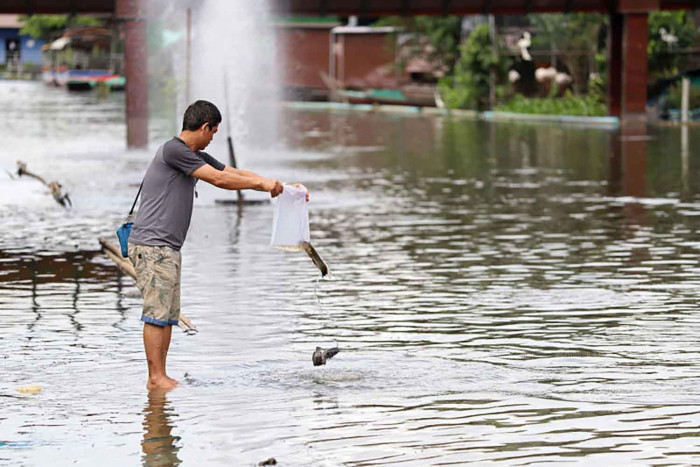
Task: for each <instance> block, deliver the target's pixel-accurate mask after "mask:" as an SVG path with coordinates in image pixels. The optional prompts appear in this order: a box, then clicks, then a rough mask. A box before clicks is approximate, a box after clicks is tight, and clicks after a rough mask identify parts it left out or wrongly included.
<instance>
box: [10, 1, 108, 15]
mask: <svg viewBox="0 0 700 467" xmlns="http://www.w3.org/2000/svg"><path fill="white" fill-rule="evenodd" d="M114 6H115V0H1V1H0V13H2V14H17V15H27V14H30V15H43V14H59V13H61V14H66V13H67V14H70V13H85V14H88V13H93V14H94V13H107V14H110V13H114Z"/></svg>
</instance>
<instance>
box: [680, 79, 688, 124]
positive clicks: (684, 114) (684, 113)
mask: <svg viewBox="0 0 700 467" xmlns="http://www.w3.org/2000/svg"><path fill="white" fill-rule="evenodd" d="M689 114H690V78H688V77H687V76H684V77H683V98H682V99H681V121H682V122H683V123H688V121H689V120H690V118H689Z"/></svg>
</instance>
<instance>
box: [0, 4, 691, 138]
mask: <svg viewBox="0 0 700 467" xmlns="http://www.w3.org/2000/svg"><path fill="white" fill-rule="evenodd" d="M146 2H147V0H2V1H1V2H0V13H16V14H50V13H73V14H78V13H82V14H88V13H103V14H114V15H115V17H116V18H117V20H119V21H121V22H122V23H123V26H124V31H125V74H126V80H127V81H126V82H127V89H126V113H127V143H128V145H129V147H144V146H146V144H147V142H148V106H147V102H148V83H147V80H148V74H147V68H146V63H147V51H146V17H145V14H144V9H143V8H142V7H143V5H145V4H146ZM276 2H277V6H278V10H279V12H280V13H281V14H285V15H308V16H324V15H337V16H350V15H358V16H369V17H376V16H386V15H403V16H411V15H444V14H455V15H470V14H495V15H499V14H527V13H556V12H559V13H568V12H598V13H604V14H608V15H610V25H611V28H610V41H609V43H610V79H609V81H610V83H609V89H608V98H609V113H610V114H611V115H616V116H619V117H621V118H623V119H630V120H636V119H643V118H644V115H645V107H646V101H647V95H646V85H647V42H648V14H649V12H651V11H655V10H661V9H663V10H677V9H693V8H695V7H696V6H700V0H276ZM696 4H697V5H696Z"/></svg>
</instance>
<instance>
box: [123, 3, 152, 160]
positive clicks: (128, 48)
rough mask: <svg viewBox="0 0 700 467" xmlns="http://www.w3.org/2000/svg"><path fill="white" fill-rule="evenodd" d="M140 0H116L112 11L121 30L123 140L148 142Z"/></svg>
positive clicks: (144, 41) (142, 144) (139, 144)
mask: <svg viewBox="0 0 700 467" xmlns="http://www.w3.org/2000/svg"><path fill="white" fill-rule="evenodd" d="M142 1H143V0H116V6H115V12H116V15H117V18H118V19H119V20H120V22H121V23H122V25H123V30H124V72H125V77H126V144H127V147H129V148H145V147H146V146H148V67H147V60H148V44H147V39H146V18H145V17H144V15H143V5H142Z"/></svg>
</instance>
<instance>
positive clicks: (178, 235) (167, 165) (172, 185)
mask: <svg viewBox="0 0 700 467" xmlns="http://www.w3.org/2000/svg"><path fill="white" fill-rule="evenodd" d="M205 164H209V165H211V166H212V167H214V168H215V169H217V170H224V168H225V167H226V166H225V165H224V164H222V163H221V162H219V161H218V160H216V159H214V158H213V157H212V156H210V155H209V154H207V153H206V152H203V151H196V152H195V151H192V150H191V149H190V148H189V147H188V146H187V145H186V144H185V142H184V141H182V140H181V139H180V138H177V137H175V138H173V139H171V140H170V141H168V142H166V143H165V144H163V145H162V146H161V147H159V148H158V151H157V152H156V156H155V157H154V158H153V160H152V161H151V164H150V165H149V166H148V169H147V170H146V176H145V177H144V178H143V188H142V190H141V204H140V205H139V210H138V213H137V214H136V218H135V219H134V227H133V230H132V231H131V235H130V236H129V242H131V243H135V244H137V245H150V246H169V247H171V248H174V249H176V250H179V249H180V248H182V244H183V243H184V242H185V237H186V236H187V229H189V227H190V219H191V218H192V205H193V203H194V186H195V184H196V183H197V179H196V178H195V177H192V176H191V174H192V172H194V171H195V170H197V169H198V168H200V167H202V166H203V165H205Z"/></svg>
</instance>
